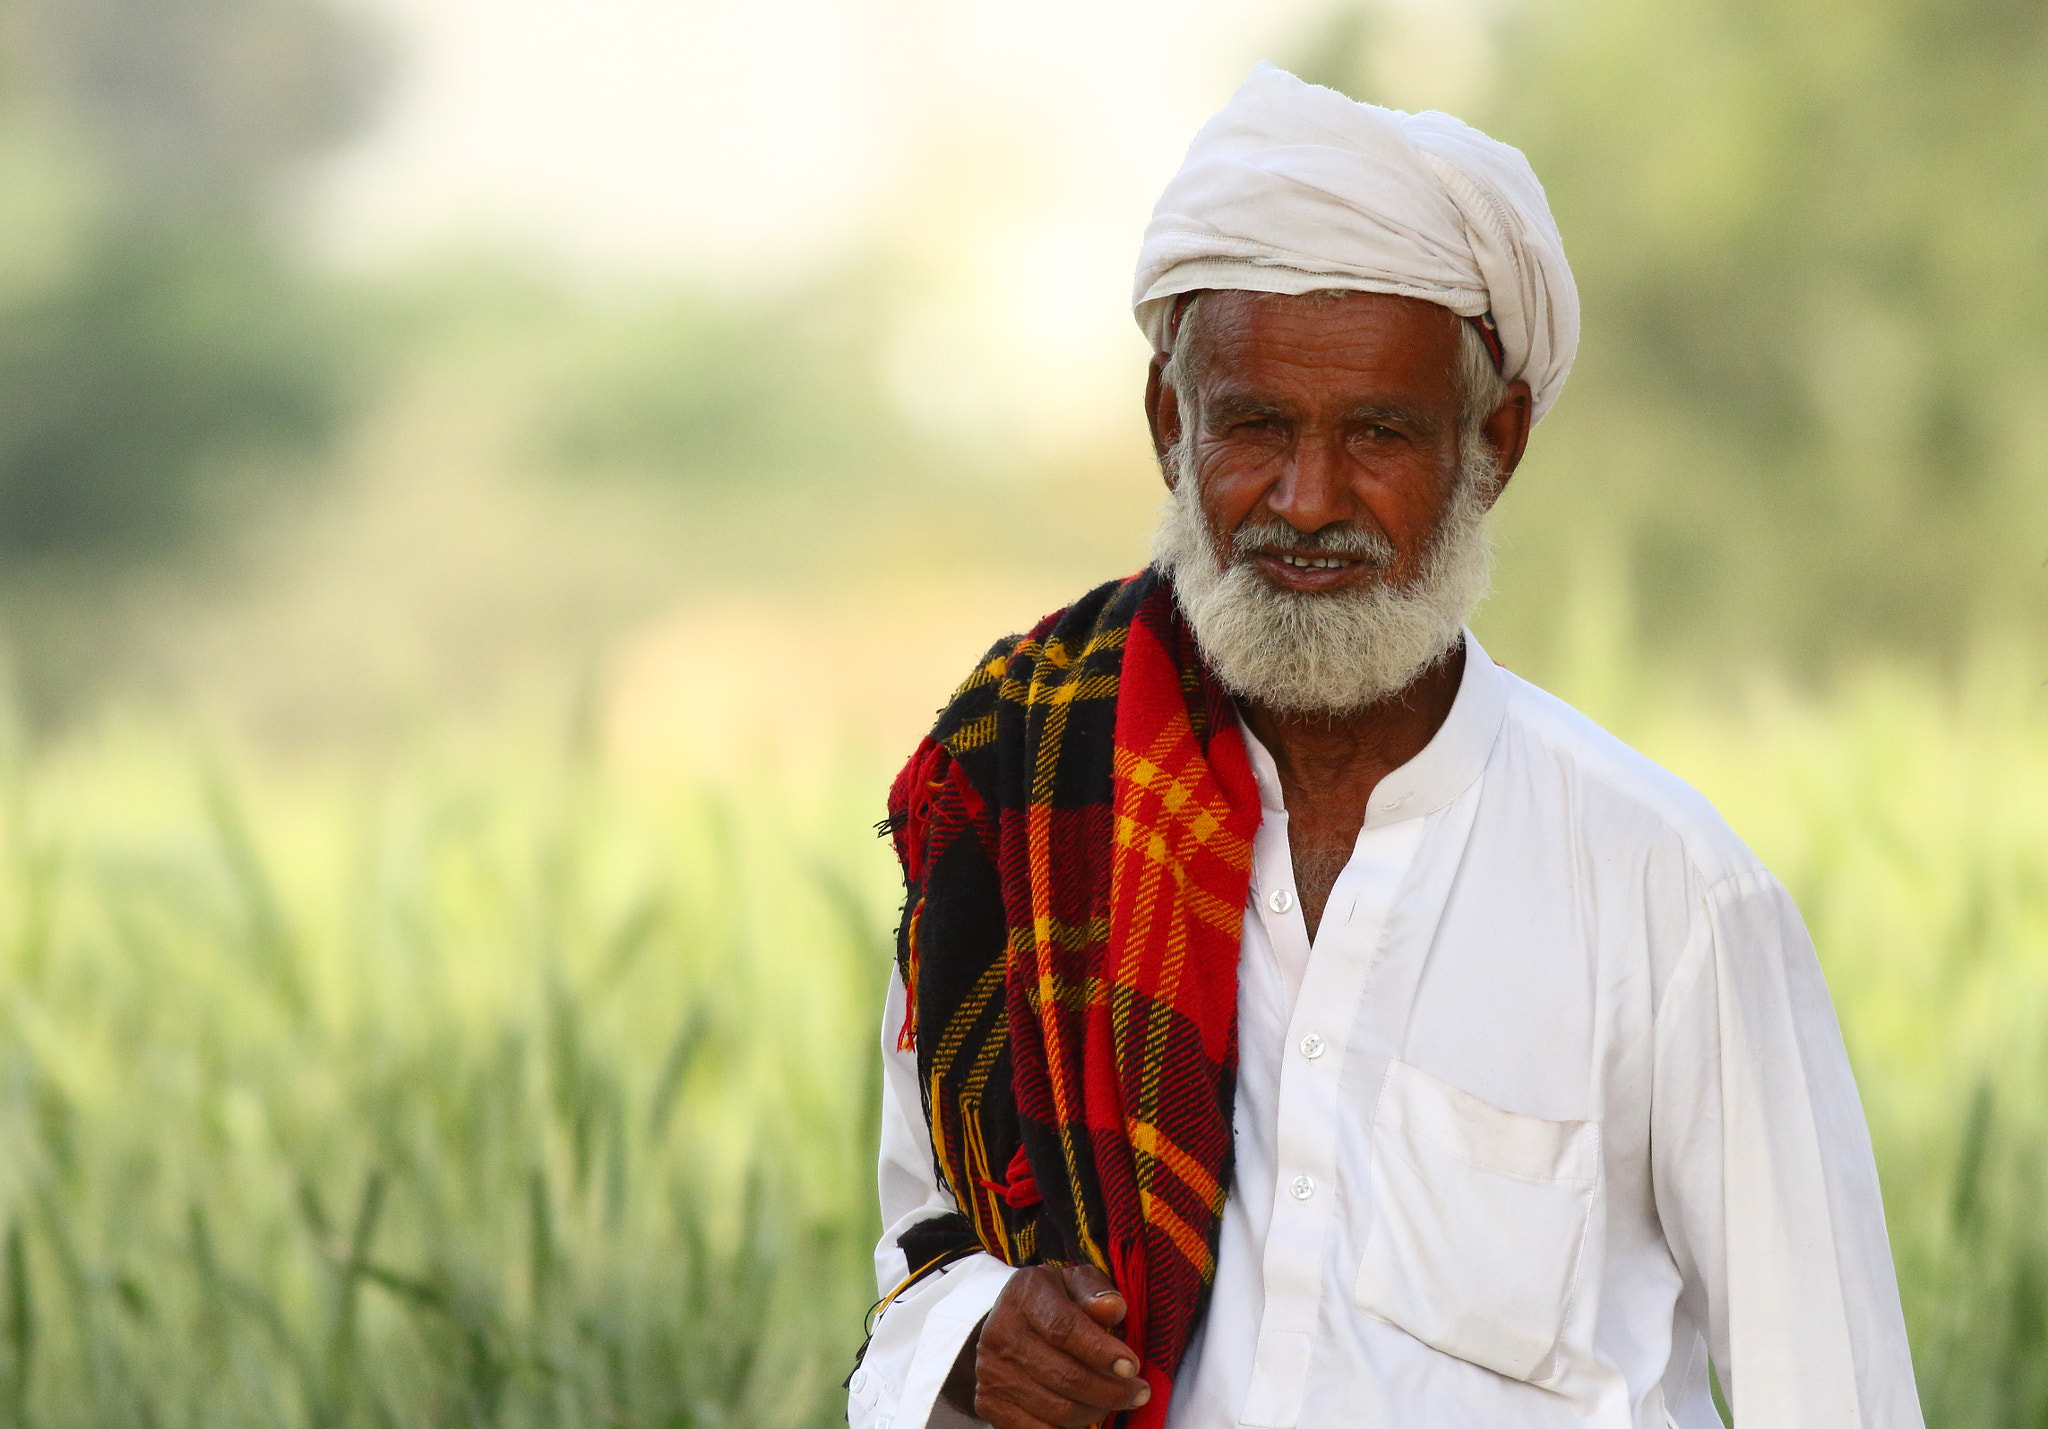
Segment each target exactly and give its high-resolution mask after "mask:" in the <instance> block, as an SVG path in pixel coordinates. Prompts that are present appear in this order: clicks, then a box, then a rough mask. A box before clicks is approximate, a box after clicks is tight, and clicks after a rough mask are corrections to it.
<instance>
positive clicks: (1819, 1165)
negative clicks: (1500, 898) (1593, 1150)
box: [1651, 871, 1921, 1429]
mask: <svg viewBox="0 0 2048 1429" xmlns="http://www.w3.org/2000/svg"><path fill="white" fill-rule="evenodd" d="M1653 1107H1654V1110H1653V1113H1652V1118H1653V1120H1652V1127H1651V1146H1652V1175H1653V1178H1654V1184H1655V1189H1656V1195H1657V1207H1658V1213H1659V1215H1660V1217H1661V1218H1662V1220H1663V1223H1664V1230H1665V1235H1666V1238H1667V1239H1668V1241H1669V1242H1670V1245H1671V1248H1672V1252H1673V1255H1674V1257H1675V1259H1676V1260H1677V1263H1678V1267H1679V1270H1680V1273H1681V1274H1682V1275H1683V1276H1684V1279H1685V1286H1684V1290H1683V1292H1682V1294H1681V1299H1680V1319H1681V1322H1684V1321H1685V1320H1688V1319H1689V1320H1691V1321H1692V1322H1693V1323H1695V1324H1697V1325H1699V1326H1701V1327H1702V1328H1704V1330H1705V1332H1706V1335H1707V1341H1708V1345H1709V1348H1710V1350H1711V1353H1712V1355H1713V1359H1714V1364H1715V1368H1716V1369H1717V1371H1718V1372H1719V1374H1720V1377H1721V1384H1722V1388H1723V1390H1724V1391H1725V1392H1726V1394H1727V1395H1728V1399H1729V1404H1730V1407H1731V1408H1732V1409H1733V1411H1734V1414H1735V1422H1736V1423H1737V1424H1739V1425H1741V1426H1742V1429H1813V1426H1819V1425H1827V1426H1830V1429H1920V1425H1921V1417H1920V1405H1919V1399H1918V1396H1917V1395H1916V1393H1915V1391H1914V1387H1913V1363H1912V1359H1911V1357H1910V1355H1909V1353H1908V1351H1907V1347H1906V1329H1905V1321H1904V1318H1903V1316H1902V1315H1901V1313H1900V1310H1899V1293H1898V1285H1897V1282H1896V1280H1895V1278H1894V1276H1893V1272H1892V1260H1891V1248H1890V1243H1889V1242H1888V1241H1887V1239H1886V1236H1885V1226H1884V1206H1883V1203H1882V1201H1881V1200H1880V1198H1879V1194H1878V1184H1877V1166H1876V1163H1875V1161H1874V1159H1873V1157H1872V1155H1871V1149H1870V1133H1869V1129H1868V1127H1867V1126H1866V1125H1865V1123H1864V1119H1863V1107H1862V1103H1861V1101H1860V1100H1859V1098H1858V1097H1857V1094H1856V1083H1855V1079H1854V1077H1853V1076H1852V1075H1851V1073H1850V1071H1849V1059H1848V1054H1847V1052H1846V1051H1845V1049H1844V1048H1843V1045H1842V1035H1841V1031H1840V1028H1839V1027H1838V1026H1837V1024H1836V1021H1835V1012H1834V1005H1833V1003H1832V1002H1831V1001H1830V1000H1829V998H1828V990H1827V983H1826V981H1825V980H1824V979H1823V978H1822V976H1821V970H1820V963H1819V961H1818V959H1817V958H1816V957H1815V956H1814V950H1813V943H1812V941H1811V939H1809V938H1808V936H1807V933H1806V928H1805V925H1804V924H1803V923H1802V922H1801V920H1800V917H1799V912H1798V909H1797V908H1796V907H1794V906H1793V903H1792V899H1791V895H1790V894H1788V893H1787V892H1786V891H1785V889H1784V887H1783V886H1782V885H1781V884H1779V883H1778V882H1777V880H1776V879H1774V878H1772V877H1771V876H1770V875H1769V874H1767V873H1764V872H1762V871H1756V872H1751V873H1744V874H1739V875H1737V876H1735V877H1733V878H1729V879H1726V880H1724V881H1723V882H1721V883H1718V884H1716V885H1714V886H1713V887H1712V888H1711V889H1708V890H1707V891H1706V892H1705V894H1704V895H1703V903H1702V906H1701V907H1700V908H1699V909H1698V911H1697V915H1696V917H1695V920H1694V926H1693V929H1692V933H1691V938H1690V941H1689V943H1688V946H1687V949H1686V952H1685V953H1684V955H1683V957H1682V960H1681V962H1680V965H1679V966H1678V968H1677V969H1676V970H1675V973H1674V976H1673V978H1672V981H1671V983H1670V985H1669V986H1668V987H1667V989H1666V991H1665V995H1664V999H1663V1005H1662V1007H1661V1008H1660V1009H1659V1013H1658V1018H1657V1045H1656V1070H1655V1086H1654V1090H1653ZM1689 1306H1690V1307H1691V1309H1690V1312H1689V1311H1688V1307H1689ZM1674 1351H1675V1352H1674V1359H1677V1358H1680V1357H1682V1355H1683V1347H1682V1346H1675V1347H1674Z"/></svg>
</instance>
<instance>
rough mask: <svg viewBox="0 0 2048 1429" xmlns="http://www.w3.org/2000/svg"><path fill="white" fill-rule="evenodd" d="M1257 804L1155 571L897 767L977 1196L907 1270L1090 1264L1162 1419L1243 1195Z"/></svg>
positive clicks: (1228, 717)
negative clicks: (1116, 1309) (1240, 1090)
mask: <svg viewBox="0 0 2048 1429" xmlns="http://www.w3.org/2000/svg"><path fill="white" fill-rule="evenodd" d="M1258 823H1259V800H1258V791H1257V786H1256V784H1255V783H1254V781H1253V778H1252V772H1251V766H1250V763H1249V761H1248V759H1247V758H1246V755H1245V748H1244V741H1243V738H1242V737H1241V735H1240V734H1239V732H1238V727H1237V719H1236V715H1235V713H1234V712H1233V710H1232V707H1231V704H1230V701H1229V698H1228V696H1227V695H1225V693H1224V692H1223V690H1222V689H1221V688H1220V687H1219V686H1218V685H1217V684H1216V682H1215V680H1214V679H1213V678H1212V677H1211V675H1210V674H1209V672H1208V670H1207V668H1206V667H1205V666H1204V665H1203V663H1202V660H1201V658H1200V656H1199V655H1198V654H1197V652H1196V649H1195V642H1194V637H1193V634H1192V633H1191V632H1190V631H1189V629H1188V628H1187V625H1186V624H1185V622H1184V621H1183V620H1182V618H1181V615H1180V612H1179V610H1178V608H1177V607H1176V605H1175V602H1174V598H1173V590H1172V587H1171V585H1170V584H1169V583H1168V581H1167V580H1166V579H1165V578H1164V577H1163V576H1161V575H1160V574H1159V573H1157V572H1156V571H1150V570H1148V571H1145V572H1142V573H1140V574H1139V575H1136V576H1133V577H1131V578H1130V579H1128V580H1124V581H1117V582H1112V583H1111V584H1109V585H1105V586H1103V587H1101V588H1100V589H1098V590H1095V591H1093V592H1091V593H1090V594H1089V595H1087V596H1086V597H1084V598H1083V599H1082V600H1081V601H1079V602H1078V603H1076V604H1075V605H1073V606H1071V607H1069V608H1068V609H1066V610H1064V611H1061V612H1058V613H1056V614H1054V615H1051V616H1048V617H1047V618H1046V619H1045V620H1044V621H1042V622H1040V624H1039V625H1038V627H1037V628H1036V629H1034V630H1033V631H1032V632H1031V633H1030V634H1028V635H1025V636H1022V637H1012V638H1010V639H1008V640H1005V641H1002V642H1001V643H999V644H998V645H997V646H996V647H995V648H994V649H993V650H991V651H990V652H989V655H988V657H987V658H986V659H985V660H983V662H982V664H981V666H980V667H979V668H978V669H977V670H976V671H975V672H974V674H973V675H971V676H970V677H969V678H968V680H967V682H966V683H965V684H963V685H962V686H961V687H960V689H959V690H958V691H957V692H956V693H955V694H954V696H953V699H952V701H951V703H950V704H949V705H948V706H947V707H946V709H945V711H944V712H943V713H942V714H941V715H940V717H939V721H938V724H937V726H936V727H935V728H934V729H933V731H932V733H931V735H930V736H929V737H928V738H927V739H926V740H925V741H924V742H923V743H922V744H921V745H919V747H918V750H917V753H916V754H915V755H913V756H912V758H911V760H910V763H909V764H908V765H907V766H906V767H905V768H904V770H903V772H902V773H901V774H900V775H899V776H897V779H896V783H895V785H894V787H893V788H892V789H891V790H890V796H889V826H890V828H891V829H892V830H893V832H894V836H895V841H896V851H897V855H898V857H899V858H900V859H901V860H902V863H903V871H904V878H905V882H906V885H907V889H908V897H907V901H906V903H905V907H904V916H903V924H902V927H901V929H900V930H899V932H898V935H897V959H898V963H899V966H900V968H901V971H902V974H903V982H904V986H905V988H906V989H907V990H908V992H909V995H910V1011H909V1015H908V1017H907V1018H906V1019H905V1021H904V1026H903V1030H902V1034H901V1045H902V1046H903V1047H904V1048H905V1049H909V1048H912V1047H914V1048H915V1050H916V1052H917V1068H918V1074H919V1080H920V1082H921V1084H922V1087H923V1092H924V1100H925V1112H926V1115H927V1117H928V1119H929V1122H930V1126H931V1136H932V1147H933V1151H934V1153H935V1156H936V1160H937V1163H938V1171H939V1174H940V1176H941V1177H942V1178H943V1181H944V1184H945V1185H946V1186H947V1187H948V1189H950V1190H951V1192H952V1194H953V1198H954V1200H955V1202H956V1203H957V1204H958V1206H959V1208H960V1213H959V1214H958V1215H954V1216H947V1217H944V1218H942V1219H940V1220H937V1221H929V1222H926V1223H924V1224H922V1225H920V1226H918V1227H915V1228H914V1229H913V1230H912V1231H910V1232H909V1233H907V1234H906V1235H904V1236H903V1237H902V1241H901V1243H902V1246H903V1249H904V1251H905V1254H906V1255H907V1256H908V1258H909V1263H910V1266H911V1268H912V1269H913V1271H918V1270H928V1269H930V1268H933V1267H935V1266H938V1265H941V1264H944V1263H946V1261H948V1260H949V1259H952V1258H955V1257H957V1256H958V1255H961V1254H965V1253H971V1252H973V1251H977V1250H980V1251H987V1252H988V1253H989V1254H991V1255H994V1256H997V1257H1000V1258H1001V1259H1002V1260H1004V1261H1006V1262H1008V1263H1009V1264H1011V1265H1030V1264H1038V1263H1065V1264H1080V1263H1082V1262H1087V1263H1092V1264H1094V1265H1096V1266H1098V1267H1100V1268H1101V1269H1103V1270H1104V1271H1106V1272H1107V1273H1108V1274H1109V1275H1110V1276H1111V1278H1112V1279H1114V1280H1115V1282H1116V1284H1117V1287H1118V1289H1119V1290H1121V1291H1122V1292H1123V1295H1124V1298H1125V1300H1126V1302H1127V1303H1128V1304H1129V1307H1130V1317H1129V1319H1128V1320H1127V1321H1126V1322H1125V1324H1124V1325H1123V1327H1122V1330H1121V1333H1122V1334H1123V1335H1124V1337H1125V1339H1126V1340H1127V1342H1128V1343H1130V1344H1131V1345H1132V1347H1133V1348H1134V1349H1136V1350H1137V1351H1138V1353H1139V1354H1140V1355H1141V1356H1142V1358H1143V1361H1144V1363H1143V1371H1142V1372H1143V1373H1144V1375H1145V1376H1146V1378H1147V1380H1148V1381H1149V1382H1150V1384H1151V1386H1152V1398H1151V1401H1150V1402H1149V1403H1148V1404H1147V1405H1146V1406H1145V1407H1144V1408H1143V1409H1139V1410H1136V1411H1133V1412H1131V1413H1130V1414H1129V1415H1128V1416H1126V1417H1125V1419H1124V1421H1123V1422H1124V1423H1125V1424H1126V1425H1128V1426H1129V1429H1152V1426H1158V1425H1162V1424H1164V1423H1165V1421H1166V1408H1167V1403H1168V1400H1169V1398H1170V1395H1171V1390H1172V1384H1173V1377H1174V1374H1175V1372H1176V1371H1177V1370H1178V1369H1179V1367H1180V1362H1181V1357H1182V1355H1183V1354H1184V1353H1185V1351H1186V1349H1187V1344H1188V1338H1189V1336H1190V1335H1191V1334H1192V1333H1193V1331H1194V1328H1195V1326H1196V1324H1197V1323H1198V1321H1199V1318H1200V1316H1201V1314H1202V1311H1203V1309H1204V1308H1205V1307H1206V1304H1207V1300H1208V1292H1209V1288H1210V1286H1211V1284H1212V1283H1213V1282H1214V1280H1215V1274H1216V1240H1217V1233H1218V1228H1219V1225H1220V1222H1221V1216H1222V1211H1223V1198H1224V1195H1225V1194H1226V1192H1227V1191H1228V1188H1229V1185H1230V1170H1231V1098H1232V1094H1233V1091H1234V1089H1235V1082H1236V1069H1237V958H1238V940H1239V937H1240V934H1241V931H1242V921H1243V915H1244V906H1245V894H1246V890H1247V887H1248V886H1249V883H1250V879H1251V863H1252V837H1253V835H1254V834H1255V833H1256V832H1257V830H1258Z"/></svg>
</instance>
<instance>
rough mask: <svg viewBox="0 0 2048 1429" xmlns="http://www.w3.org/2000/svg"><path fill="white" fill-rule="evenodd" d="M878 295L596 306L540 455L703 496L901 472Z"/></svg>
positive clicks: (850, 283)
mask: <svg viewBox="0 0 2048 1429" xmlns="http://www.w3.org/2000/svg"><path fill="white" fill-rule="evenodd" d="M880 296H881V295H880V293H879V292H877V291H876V290H875V288H874V286H873V285H872V284H866V283H863V282H861V281H860V280H859V276H858V275H857V274H855V275H845V274H842V275H839V281H835V282H832V283H827V284H819V285H816V286H809V287H806V288H804V289H801V290H798V291H795V292H791V293H786V294H776V295H768V296H756V297H755V298H753V299H752V300H750V301H747V300H741V301H735V300H732V299H727V300H724V301H716V300H713V299H712V298H710V297H709V296H707V295H704V294H699V293H682V294H677V295H671V296H669V297H667V298H666V299H664V300H662V301H659V302H655V303H649V304H645V305H640V304H636V305H634V306H633V307H632V308H631V309H630V310H629V311H624V312H617V311H609V310H607V311H600V312H598V313H596V314H594V315H593V318H592V321H591V322H590V323H589V324H588V330H587V331H586V332H585V333H584V334H583V335H582V337H581V339H580V340H579V341H578V342H577V343H576V344H575V345H574V347H573V349H572V350H571V351H570V352H569V353H567V354H565V355H564V361H563V364H562V368H561V372H562V376H561V378H560V380H559V381H558V383H557V384H556V390H555V392H554V394H553V403H552V415H551V417H550V418H549V419H548V421H547V423H545V424H544V425H545V426H546V430H545V431H544V432H543V440H544V448H543V457H544V459H546V460H549V461H551V462H553V463H554V464H556V465H558V466H560V467H562V468H565V469H566V470H568V471H571V472H582V473H592V474H596V473H610V474H613V475H636V476H640V477H644V478H650V479H653V480H655V481H658V482H661V483H663V484H667V485H673V486H677V487H679V488H681V489H683V490H687V491H691V492H694V493H696V494H699V495H702V494H706V493H710V492H716V491H721V490H722V491H736V490H741V491H754V492H759V491H760V490H761V488H763V487H764V486H769V487H772V486H777V485H783V484H788V483H795V484H798V485H807V486H824V485H830V484H840V483H845V482H847V481H849V480H851V481H868V480H872V478H873V476H874V474H875V473H876V472H877V471H878V470H879V469H880V468H882V466H883V465H884V464H885V463H887V464H889V465H890V466H891V467H892V468H893V469H894V470H896V471H899V472H900V471H901V470H902V468H903V467H904V466H905V465H906V464H909V463H912V462H915V461H916V460H917V457H918V452H917V450H916V445H915V443H914V441H913V440H912V439H911V438H910V437H909V436H908V435H907V434H906V433H905V432H904V431H903V429H902V427H901V424H900V423H899V422H897V421H896V420H895V419H894V417H893V404H892V402H891V400H890V398H889V396H888V394H887V392H886V391H884V390H883V388H882V384H881V383H880V382H879V380H878V378H877V364H876V362H875V361H874V350H875V348H876V346H877V345H878V343H879V342H880V341H881V334H882V332H883V331H884V319H885V316H886V315H885V314H884V313H882V312H880V311H878V308H879V303H878V301H877V300H878V299H879V297H880Z"/></svg>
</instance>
